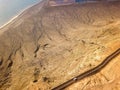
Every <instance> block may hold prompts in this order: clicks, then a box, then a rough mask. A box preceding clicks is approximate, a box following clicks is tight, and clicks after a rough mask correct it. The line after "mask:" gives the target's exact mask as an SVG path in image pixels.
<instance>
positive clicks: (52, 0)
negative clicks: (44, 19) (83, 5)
mask: <svg viewBox="0 0 120 90" xmlns="http://www.w3.org/2000/svg"><path fill="white" fill-rule="evenodd" d="M73 3H75V0H49V5H50V6H60V5H68V4H73Z"/></svg>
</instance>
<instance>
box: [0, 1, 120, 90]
mask: <svg viewBox="0 0 120 90" xmlns="http://www.w3.org/2000/svg"><path fill="white" fill-rule="evenodd" d="M119 9H120V1H114V2H103V1H102V2H96V3H83V4H72V5H65V6H56V7H50V6H47V0H43V1H42V2H41V3H38V4H37V5H35V6H33V7H31V8H29V9H28V10H26V11H24V12H23V13H22V14H21V15H20V16H19V17H18V18H16V19H15V20H13V21H12V22H11V23H9V24H8V25H6V26H5V27H3V28H2V29H1V30H0V90H50V89H51V88H53V87H55V86H57V85H59V84H61V83H63V82H65V81H67V80H69V79H71V78H72V77H74V76H77V75H79V74H81V73H82V72H84V71H86V70H89V69H91V68H93V67H95V66H96V65H98V64H99V63H100V62H102V61H103V60H104V58H106V57H107V56H108V55H110V54H111V53H112V52H113V51H115V50H116V49H118V48H119V46H120V27H119V26H120V12H119ZM119 59H120V57H119V56H118V57H117V58H115V59H114V60H113V61H112V62H111V63H110V64H109V65H107V67H105V68H104V69H103V70H102V71H101V72H100V73H98V74H96V75H94V76H91V77H88V78H86V79H84V80H82V81H80V82H78V83H75V84H74V85H72V86H70V87H68V88H67V89H68V90H82V88H83V90H90V89H91V90H119V87H120V85H119V81H120V78H119V76H120V75H119V66H120V64H119ZM100 87H101V88H100Z"/></svg>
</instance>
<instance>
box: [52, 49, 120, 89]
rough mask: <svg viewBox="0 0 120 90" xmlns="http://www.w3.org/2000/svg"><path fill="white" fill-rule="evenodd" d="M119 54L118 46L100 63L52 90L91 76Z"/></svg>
mask: <svg viewBox="0 0 120 90" xmlns="http://www.w3.org/2000/svg"><path fill="white" fill-rule="evenodd" d="M119 54H120V48H119V49H117V50H116V51H115V52H113V53H112V54H111V55H109V56H108V57H106V58H105V59H104V61H103V62H102V63H100V64H99V65H98V66H96V67H94V68H93V69H90V70H88V71H86V72H84V73H82V74H80V75H78V76H76V77H74V78H72V79H70V80H68V81H67V82H64V83H63V84H61V85H59V86H57V87H55V88H53V89H52V90H63V89H64V88H66V87H68V86H69V85H71V84H73V83H75V82H77V81H78V80H82V79H83V78H85V77H88V76H91V75H94V74H96V73H97V72H99V71H100V70H101V69H103V68H104V67H105V66H106V65H107V64H108V63H109V62H110V61H111V60H112V59H113V58H115V57H116V56H118V55H119Z"/></svg>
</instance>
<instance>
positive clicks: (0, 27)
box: [0, 0, 42, 29]
mask: <svg viewBox="0 0 120 90" xmlns="http://www.w3.org/2000/svg"><path fill="white" fill-rule="evenodd" d="M41 1H42V0H41ZM41 1H38V2H36V3H34V4H31V5H29V6H27V7H26V8H24V9H23V10H21V11H19V12H18V13H17V14H16V15H14V16H13V17H12V18H11V19H9V20H8V21H7V22H6V23H4V24H3V25H1V26H0V29H2V28H4V27H5V26H7V25H8V24H9V23H11V22H12V21H14V20H15V19H16V18H17V17H18V16H20V15H21V14H22V13H23V12H24V11H26V10H28V9H29V8H31V7H33V6H35V5H37V4H38V3H40V2H41Z"/></svg>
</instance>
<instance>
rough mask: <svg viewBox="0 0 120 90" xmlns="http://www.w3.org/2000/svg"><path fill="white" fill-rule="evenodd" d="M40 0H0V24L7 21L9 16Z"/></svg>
mask: <svg viewBox="0 0 120 90" xmlns="http://www.w3.org/2000/svg"><path fill="white" fill-rule="evenodd" d="M40 1H42V0H0V26H2V25H4V24H5V23H7V22H8V21H9V20H10V19H11V18H13V17H14V16H16V15H17V14H18V13H20V12H21V11H23V10H24V9H25V8H27V7H29V6H31V5H34V4H35V3H38V2H40Z"/></svg>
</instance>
